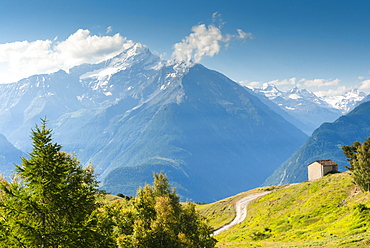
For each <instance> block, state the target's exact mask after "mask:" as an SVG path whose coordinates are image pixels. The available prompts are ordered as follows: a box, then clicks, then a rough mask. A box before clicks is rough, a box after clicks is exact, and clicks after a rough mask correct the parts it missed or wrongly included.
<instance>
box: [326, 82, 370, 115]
mask: <svg viewBox="0 0 370 248" xmlns="http://www.w3.org/2000/svg"><path fill="white" fill-rule="evenodd" d="M366 96H367V95H366V93H364V92H361V91H359V90H358V89H356V88H355V89H351V90H349V91H347V92H345V93H343V94H342V95H340V96H324V97H322V98H323V99H324V100H325V101H326V102H327V103H328V104H330V105H331V106H332V107H333V108H336V109H339V110H341V111H342V113H343V114H345V113H348V112H349V111H351V110H352V109H353V108H354V107H355V106H356V105H357V103H359V102H361V101H362V100H363V99H365V97H366Z"/></svg>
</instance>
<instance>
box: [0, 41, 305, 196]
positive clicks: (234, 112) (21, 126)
mask: <svg viewBox="0 0 370 248" xmlns="http://www.w3.org/2000/svg"><path fill="white" fill-rule="evenodd" d="M0 96H1V99H2V101H1V103H0V133H3V134H4V135H5V136H6V137H7V138H8V139H9V141H10V142H11V143H12V144H14V145H15V146H16V147H17V148H18V149H20V150H22V151H25V152H29V151H30V149H31V141H30V139H29V133H30V130H31V128H33V127H34V125H35V124H38V123H40V118H45V117H46V118H47V119H48V120H49V126H50V127H51V128H52V129H53V131H54V137H55V141H56V142H58V143H60V144H62V145H63V147H64V150H66V151H67V152H74V153H75V154H76V156H77V157H78V159H79V160H80V161H81V162H82V163H88V162H91V163H92V164H93V166H94V167H95V168H96V172H97V173H99V175H100V176H99V180H100V181H101V187H102V189H104V190H106V191H107V192H110V193H123V194H125V195H134V194H135V192H136V190H137V188H138V187H139V186H143V185H144V184H145V183H149V182H151V181H152V173H153V172H159V171H164V172H165V173H166V174H167V176H168V177H169V179H170V182H171V184H172V185H173V186H175V187H176V188H177V190H178V193H179V194H180V195H181V197H182V198H183V199H186V198H187V199H190V200H194V201H202V202H203V201H204V202H209V201H214V200H218V199H221V198H224V197H227V196H230V195H233V194H235V193H238V192H240V191H242V190H247V189H251V188H253V187H256V186H258V185H260V184H261V183H263V181H264V180H265V178H267V177H268V176H269V175H271V173H272V172H273V171H274V170H275V169H276V168H277V166H278V165H279V164H281V163H282V162H284V161H285V160H286V159H287V158H288V157H289V156H290V155H291V154H292V153H293V152H294V151H295V150H296V149H297V148H298V147H299V146H300V145H301V144H302V143H303V142H304V141H305V140H306V138H307V136H306V135H305V134H304V133H303V132H302V131H301V130H299V129H298V128H297V127H295V126H294V125H293V124H291V123H290V122H289V121H287V120H286V119H285V118H283V117H282V116H281V115H279V114H278V113H276V112H275V111H273V110H272V109H271V108H270V107H268V106H267V105H266V104H265V103H263V101H261V100H260V99H259V98H258V97H256V95H255V94H254V93H253V92H251V91H249V90H246V89H245V88H244V87H242V86H240V85H239V84H237V83H235V82H233V81H232V80H230V79H229V78H227V77H226V76H224V75H222V74H221V73H218V72H216V71H212V70H209V69H207V68H205V67H204V66H202V65H200V64H195V65H193V66H187V65H185V64H181V63H169V62H167V61H162V60H161V59H160V58H159V57H158V56H155V55H153V54H152V53H151V52H150V51H149V49H148V48H147V47H145V46H143V45H141V44H139V43H135V44H133V45H132V47H130V48H128V49H127V50H125V51H124V52H123V53H121V54H119V55H117V56H116V57H114V58H112V59H109V60H107V61H104V62H102V63H99V64H84V65H81V66H77V67H74V68H72V69H70V70H69V71H68V72H66V71H62V70H61V71H58V72H55V73H52V74H45V75H35V76H32V77H29V78H26V79H23V80H21V81H19V82H16V83H13V84H8V85H0Z"/></svg>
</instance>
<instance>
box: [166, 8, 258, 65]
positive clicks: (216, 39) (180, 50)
mask: <svg viewBox="0 0 370 248" xmlns="http://www.w3.org/2000/svg"><path fill="white" fill-rule="evenodd" d="M216 17H217V12H216V13H214V15H213V18H216ZM191 30H192V33H191V34H190V35H189V36H187V37H186V38H184V39H183V40H182V41H181V42H179V43H176V44H175V45H174V46H173V49H174V51H173V53H172V59H173V60H174V61H176V62H185V63H187V64H193V63H199V62H200V61H201V60H202V58H203V57H204V56H209V57H212V56H214V55H216V54H218V53H219V51H220V50H221V48H222V46H225V47H228V45H229V43H230V42H231V41H232V40H237V39H242V40H245V39H252V37H253V35H252V34H251V33H245V32H244V31H243V30H241V29H238V30H237V32H238V34H234V35H231V34H222V32H221V29H220V28H218V27H216V26H214V25H212V24H211V25H208V26H207V25H205V24H200V25H197V26H194V27H193V28H192V29H191Z"/></svg>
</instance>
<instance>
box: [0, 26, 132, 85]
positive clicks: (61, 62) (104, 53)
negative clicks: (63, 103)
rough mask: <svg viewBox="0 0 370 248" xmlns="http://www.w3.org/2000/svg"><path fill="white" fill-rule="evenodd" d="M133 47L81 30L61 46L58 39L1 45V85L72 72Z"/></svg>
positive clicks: (115, 39) (121, 41) (123, 40)
mask: <svg viewBox="0 0 370 248" xmlns="http://www.w3.org/2000/svg"><path fill="white" fill-rule="evenodd" d="M131 43H132V41H127V40H126V38H124V37H122V36H120V35H119V34H115V35H113V36H96V35H91V34H90V31H89V30H83V29H80V30H78V31H77V32H76V33H74V34H72V35H70V36H69V37H68V38H67V39H66V40H65V41H61V42H58V41H57V40H56V39H54V40H36V41H32V42H29V41H21V42H13V43H5V44H0V78H1V81H0V83H11V82H15V81H18V80H20V79H22V78H25V77H29V76H31V75H35V74H42V73H51V72H55V71H57V70H60V69H63V70H66V71H68V69H70V68H71V67H73V66H76V65H80V64H82V63H98V62H101V61H104V60H106V59H109V58H111V57H113V56H115V55H117V54H119V53H120V52H122V51H123V50H124V49H126V46H127V45H129V44H131Z"/></svg>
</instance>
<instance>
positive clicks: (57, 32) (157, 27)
mask: <svg viewBox="0 0 370 248" xmlns="http://www.w3.org/2000/svg"><path fill="white" fill-rule="evenodd" d="M0 6H1V7H0V76H2V79H0V82H2V83H4V82H9V80H10V81H11V80H12V79H14V80H15V78H16V76H17V75H18V76H19V75H23V74H21V73H20V72H22V71H23V72H27V73H32V71H33V70H35V71H37V70H38V69H40V68H42V67H43V66H44V65H45V63H41V62H39V63H34V62H32V61H31V60H27V58H22V57H21V56H22V54H23V55H24V54H26V53H28V52H32V51H35V52H34V53H35V54H36V52H37V51H39V50H40V51H41V48H40V47H45V46H50V48H49V49H51V50H52V49H54V50H58V51H67V54H69V55H71V54H73V56H74V57H73V58H71V59H69V63H70V64H68V65H66V64H65V62H64V64H63V66H64V67H63V66H62V68H66V67H68V66H72V65H75V64H78V63H80V62H81V63H82V62H86V58H84V59H85V60H84V59H79V58H78V57H76V56H77V55H78V56H79V55H80V54H82V52H81V51H79V52H77V51H75V50H74V51H71V44H72V43H73V42H81V39H84V38H85V39H90V41H94V42H95V43H94V44H97V45H99V44H102V46H105V47H104V48H102V50H99V49H98V48H94V49H95V50H94V51H92V52H91V53H85V55H84V56H85V57H86V56H90V57H93V56H95V55H96V54H102V53H103V52H102V51H104V52H105V55H104V56H108V57H109V56H111V55H112V54H113V53H109V52H111V51H117V49H118V48H117V47H119V45H120V44H121V43H122V42H123V40H122V39H123V38H127V40H132V41H134V42H139V43H142V44H145V45H147V46H148V47H149V49H150V50H151V51H152V52H154V53H157V54H161V55H162V56H163V57H164V58H165V59H170V58H171V54H172V53H173V51H174V50H173V47H174V45H175V44H176V43H181V41H183V40H184V39H185V41H186V38H187V37H189V36H190V37H191V33H195V31H194V30H193V31H192V28H193V27H199V25H202V24H204V26H203V27H204V28H205V29H203V34H204V33H207V34H208V35H209V34H210V33H211V32H210V27H211V26H213V27H215V28H217V29H218V30H219V31H220V32H221V34H222V39H219V40H217V41H216V42H218V43H217V44H218V45H219V49H218V50H217V54H212V56H211V55H210V54H209V56H207V55H204V56H202V59H201V61H200V63H202V64H204V65H205V66H207V67H208V68H210V69H214V70H217V71H219V72H221V73H223V74H225V75H226V76H228V77H230V78H231V79H233V80H235V81H243V82H244V84H247V85H254V86H260V85H261V84H262V83H264V82H270V81H272V82H274V83H275V84H277V85H278V87H279V88H281V89H287V88H292V87H293V86H294V85H298V86H299V87H301V88H308V89H310V90H312V91H315V92H318V94H324V93H325V94H337V93H341V92H343V91H345V90H348V89H351V88H353V87H357V88H361V90H362V91H365V92H367V93H370V74H369V71H370V59H369V55H370V15H369V14H368V13H370V1H362V0H354V1H351V0H346V1H343V0H335V1H334V0H332V1H328V0H305V1H303V0H285V1H282V0H238V1H236V0H228V1H221V0H219V1H204V0H197V1H193V0H190V1H164V0H157V1H144V0H135V1H133V0H107V1H96V0H82V1H81V0H80V1H77V0H75V1H70V0H63V1H60V0H53V1H44V0H43V1H41V0H38V1H36V0H28V1H27V0H24V1H20V0H11V1H9V0H0ZM215 13H217V14H215ZM80 29H81V30H85V31H87V30H88V31H89V32H88V33H86V32H85V33H83V32H80V33H78V35H77V31H78V30H80ZM238 30H242V32H243V33H244V34H248V36H247V37H246V38H244V39H242V38H240V36H238V35H239V34H240V33H238ZM216 31H217V30H216ZM73 34H76V35H75V36H74V37H75V39H70V40H69V42H65V41H67V39H68V38H69V37H70V36H71V35H73ZM117 34H119V35H117ZM217 34H218V33H215V35H217ZM251 34H252V35H253V38H252V37H251V36H250V35H251ZM115 35H116V36H115ZM118 36H119V37H118ZM92 37H95V38H92ZM104 37H105V39H103V38H104ZM113 37H114V38H113ZM214 37H216V36H214ZM226 37H231V38H230V39H229V40H228V41H225V40H226ZM99 38H101V39H99ZM110 38H111V39H110ZM37 40H39V41H40V42H39V43H37V44H36V43H35V41H37ZM21 41H27V42H24V43H22V44H21V43H20V42H21ZM41 41H44V42H41ZM45 41H49V42H48V43H47V42H45ZM207 41H209V40H207ZM17 42H18V43H17ZM63 42H65V45H64V47H63V46H62V45H60V46H57V44H59V43H63ZM90 43H91V42H90ZM90 43H89V42H87V43H84V44H85V47H87V46H86V44H90ZM6 44H7V45H6ZM5 45H6V46H5ZM31 45H32V46H31ZM214 45H215V44H214ZM110 46H111V47H110ZM17 49H18V50H17ZM22 49H23V50H22ZM25 49H26V50H27V52H25V51H26V50H25ZM10 50H11V51H12V53H10V52H9V51H10ZM17 51H22V52H20V53H16V52H17ZM107 51H108V52H107ZM1 53H2V54H1ZM60 53H61V52H60ZM4 54H7V56H5V55H4ZM59 55H60V54H59ZM59 55H58V56H59ZM69 55H68V56H69ZM35 56H36V55H35ZM55 56H56V54H54V53H51V54H50V51H49V52H47V51H45V50H43V54H41V55H40V57H41V58H44V60H43V59H40V61H46V60H47V59H49V58H50V57H55ZM68 56H67V55H65V54H64V55H63V58H64V59H66V58H67V57H68ZM15 58H16V59H15ZM58 59H60V56H59V57H58ZM99 59H101V57H99V58H96V61H98V60H99ZM20 61H21V62H20ZM96 61H95V62H96ZM30 64H31V65H32V64H34V65H35V66H34V67H32V66H31V67H27V66H28V65H30ZM48 65H49V67H50V68H46V69H45V70H46V72H48V71H50V70H52V68H51V67H53V66H55V67H58V66H59V65H60V64H58V63H57V62H55V61H54V62H50V63H48ZM17 70H19V71H20V72H17ZM39 72H40V71H37V72H36V73H39ZM25 75H26V74H25Z"/></svg>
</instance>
